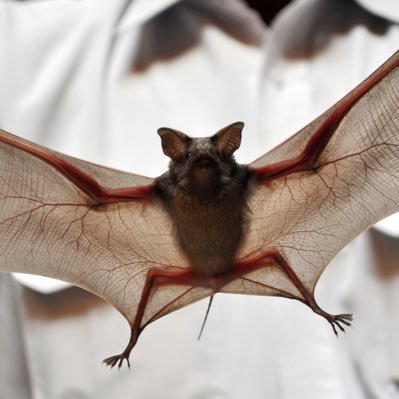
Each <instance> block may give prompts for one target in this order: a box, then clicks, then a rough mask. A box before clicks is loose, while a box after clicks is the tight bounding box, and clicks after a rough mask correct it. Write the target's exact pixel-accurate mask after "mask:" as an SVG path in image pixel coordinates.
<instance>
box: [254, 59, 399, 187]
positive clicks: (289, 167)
mask: <svg viewBox="0 0 399 399" xmlns="http://www.w3.org/2000/svg"><path fill="white" fill-rule="evenodd" d="M398 66H399V57H392V58H390V59H389V60H388V61H387V62H386V63H385V64H384V65H382V66H381V67H380V68H379V69H378V70H377V71H375V72H374V73H373V74H372V75H370V76H369V77H368V78H367V79H366V80H364V81H363V82H362V83H360V84H359V85H358V86H357V87H356V88H355V89H353V90H352V91H351V92H350V93H349V94H347V95H346V96H345V97H344V98H343V99H342V100H341V101H340V102H339V103H337V104H336V105H335V106H333V107H332V108H331V109H330V110H329V111H327V113H326V117H325V118H324V120H323V123H322V124H321V125H320V126H319V127H318V128H317V129H316V130H315V131H314V133H313V134H312V136H311V137H310V139H309V140H308V142H307V143H306V146H305V148H304V149H303V151H302V153H301V154H300V155H299V156H297V157H295V158H292V159H289V160H284V161H281V162H276V163H273V164H271V165H266V166H263V167H259V168H254V169H252V171H251V172H252V173H253V174H254V175H255V177H256V179H257V180H258V181H259V182H261V183H266V182H268V181H272V180H274V179H277V178H278V177H283V176H287V175H289V174H291V173H295V172H305V171H312V170H316V169H317V168H318V166H319V165H318V160H319V158H320V155H321V154H322V153H323V151H324V149H325V148H326V147H327V145H328V143H329V141H330V140H331V138H332V136H333V135H334V133H335V131H336V129H337V128H338V126H339V124H340V123H341V121H342V120H343V119H344V117H345V116H346V114H347V113H348V112H349V111H350V110H351V109H352V107H353V106H354V105H355V104H356V103H357V102H358V101H359V100H360V99H361V98H362V97H363V96H364V95H365V94H366V93H367V92H368V91H369V90H370V89H372V88H373V87H374V86H375V85H376V84H378V83H379V82H380V81H381V80H382V79H383V78H384V77H386V76H387V75H388V74H389V73H390V72H391V71H393V70H394V69H395V68H396V67H398Z"/></svg>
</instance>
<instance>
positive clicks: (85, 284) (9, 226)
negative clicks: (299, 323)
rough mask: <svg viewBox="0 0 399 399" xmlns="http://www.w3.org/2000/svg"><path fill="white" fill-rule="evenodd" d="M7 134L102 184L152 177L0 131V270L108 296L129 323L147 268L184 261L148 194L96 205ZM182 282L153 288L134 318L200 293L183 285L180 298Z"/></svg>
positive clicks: (124, 183)
mask: <svg viewBox="0 0 399 399" xmlns="http://www.w3.org/2000/svg"><path fill="white" fill-rule="evenodd" d="M10 140H11V141H12V142H14V143H23V144H27V145H29V146H30V147H31V148H32V149H33V151H36V149H40V150H45V151H46V152H47V153H48V154H54V155H56V156H57V157H58V158H61V159H63V160H65V161H66V162H67V163H68V165H73V166H74V167H76V168H79V170H81V171H82V172H83V173H86V174H87V175H90V176H91V177H93V178H95V179H96V181H97V182H98V183H99V184H100V185H101V186H103V187H107V188H109V189H115V188H124V187H135V186H141V185H151V184H152V183H153V179H150V178H147V177H143V176H138V175H134V174H129V173H125V172H119V171H116V170H112V169H108V168H104V167H101V166H98V165H94V164H91V163H88V162H84V161H81V160H77V159H75V158H72V157H68V156H66V155H62V154H58V153H56V152H53V151H50V150H48V149H44V147H40V146H37V145H35V144H32V143H29V142H28V141H25V140H23V139H20V138H18V137H16V136H13V135H11V134H9V133H7V132H4V131H1V132H0V271H5V272H21V273H32V274H38V275H43V276H48V277H54V278H58V279H61V280H64V281H67V282H70V283H72V284H74V285H77V286H79V287H82V288H84V289H87V290H89V291H91V292H93V293H95V294H97V295H98V296H100V297H101V298H103V299H105V300H106V301H108V302H110V303H111V304H112V305H114V306H115V307H116V308H117V309H118V310H119V311H120V312H121V313H122V314H123V315H124V316H125V317H126V318H127V319H128V321H129V322H130V323H132V322H133V320H134V317H135V315H136V311H137V306H138V303H139V301H140V296H141V292H142V289H143V286H144V284H145V278H146V272H147V270H148V269H149V268H157V267H159V268H161V267H165V266H176V268H178V269H181V268H183V267H184V265H187V262H186V260H185V259H184V258H183V256H182V255H181V254H180V252H179V251H178V249H177V246H176V243H175V239H174V235H173V234H172V225H171V222H170V220H169V218H168V217H167V215H165V212H164V211H163V209H162V205H161V203H160V202H159V200H158V199H157V198H156V197H155V196H153V197H151V198H149V199H148V198H147V199H139V200H132V201H128V202H114V203H106V204H103V205H98V204H97V203H96V201H94V200H93V198H91V197H90V196H89V195H87V194H86V193H85V192H83V191H82V190H81V189H79V188H78V187H77V186H76V185H75V184H74V183H72V182H71V181H70V179H68V178H67V177H66V176H64V175H63V174H62V173H60V171H59V170H57V169H56V168H55V167H53V166H52V165H50V164H49V163H47V162H45V161H43V159H40V158H39V157H37V156H35V155H32V154H31V153H29V152H27V151H23V150H21V149H20V148H17V147H16V146H15V145H11V144H10ZM18 145H19V144H18ZM183 288H184V287H178V288H176V289H175V290H173V289H172V288H170V287H169V288H166V287H165V289H164V292H163V295H153V296H152V298H151V300H150V302H149V304H148V306H147V308H146V311H145V314H144V316H143V320H142V324H143V325H144V324H146V323H147V322H148V321H151V320H153V319H155V318H157V317H159V316H160V315H162V314H164V312H165V309H167V310H168V311H172V310H175V309H176V308H178V307H181V306H183V305H184V304H185V301H186V302H187V301H189V302H193V301H195V300H196V299H200V298H202V297H203V296H204V293H203V292H198V295H197V296H198V298H197V297H196V295H195V292H194V291H191V292H190V297H189V298H185V297H184V296H183V295H182V292H181V290H182V289H183ZM168 289H169V291H168ZM175 296H180V298H179V300H176V301H174V299H175ZM169 301H170V302H171V303H169Z"/></svg>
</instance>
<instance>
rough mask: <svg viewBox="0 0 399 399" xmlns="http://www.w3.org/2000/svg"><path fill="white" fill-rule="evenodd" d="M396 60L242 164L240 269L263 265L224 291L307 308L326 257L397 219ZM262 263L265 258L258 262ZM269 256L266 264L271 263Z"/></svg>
mask: <svg viewBox="0 0 399 399" xmlns="http://www.w3.org/2000/svg"><path fill="white" fill-rule="evenodd" d="M398 65H399V53H396V54H395V55H393V56H392V57H391V58H390V59H389V60H388V61H387V62H386V63H385V64H384V65H382V66H381V67H380V68H379V69H378V70H377V71H376V72H375V73H374V74H373V75H371V76H370V77H369V78H368V79H366V80H365V81H364V82H363V83H361V84H360V85H359V86H358V87H357V88H355V89H354V90H353V91H352V92H350V93H349V94H348V95H347V96H346V97H344V98H343V99H342V100H341V101H339V102H338V103H337V104H335V105H334V106H333V107H332V108H330V109H329V110H327V111H326V112H325V113H324V114H323V115H321V116H320V117H319V118H317V119H316V120H314V121H313V122H312V123H310V124H309V125H308V126H306V127H305V128H304V129H303V130H301V131H300V132H299V133H297V134H296V135H294V136H292V137H291V138H289V139H288V140H287V141H285V142H284V143H282V144H281V145H279V146H278V147H276V148H275V149H274V150H272V151H271V152H269V153H267V154H266V155H264V156H262V157H261V158H259V159H258V160H256V161H255V162H253V163H252V164H251V165H250V166H251V167H252V168H253V172H254V187H253V193H252V195H251V197H250V200H249V208H250V215H251V216H250V219H251V220H250V225H249V229H248V234H247V236H246V240H245V243H244V244H243V246H242V248H241V250H240V254H239V259H240V260H239V262H241V263H245V262H247V263H248V264H251V263H253V261H254V260H259V259H261V258H262V256H264V262H265V265H264V266H265V267H264V268H261V269H257V270H255V271H253V272H252V273H250V274H249V275H246V276H243V277H241V278H239V279H237V280H235V281H233V282H231V283H230V284H229V285H227V286H226V287H224V289H223V291H225V292H242V293H247V294H248V293H250V294H251V293H252V294H263V295H280V296H286V297H293V298H296V299H299V300H301V301H304V302H306V303H308V304H309V301H313V299H314V298H313V294H314V289H315V285H316V283H317V281H318V279H319V277H320V275H321V273H322V272H323V270H324V269H325V267H326V266H327V265H328V263H329V262H330V261H331V259H332V258H333V257H334V256H335V255H336V254H337V253H338V252H339V251H340V250H341V249H342V248H343V247H345V246H346V245H347V244H348V243H349V242H350V241H351V240H352V239H354V238H355V237H356V236H357V235H359V234H360V233H361V232H362V231H364V230H365V229H367V228H368V227H370V226H371V225H373V224H374V223H376V222H377V221H378V220H380V219H382V218H384V217H386V216H388V215H390V214H392V213H394V212H397V211H399V109H398V108H399V68H398ZM265 255H268V256H265ZM270 255H271V256H270Z"/></svg>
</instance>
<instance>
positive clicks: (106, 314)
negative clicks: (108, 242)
mask: <svg viewBox="0 0 399 399" xmlns="http://www.w3.org/2000/svg"><path fill="white" fill-rule="evenodd" d="M359 3H360V2H359ZM363 3H366V2H364V1H363ZM381 3H383V2H381ZM333 4H334V6H333ZM387 4H388V2H387ZM366 6H367V5H366ZM382 8H383V7H382ZM374 12H377V11H376V10H374ZM342 15H344V16H345V18H344V19H341V18H340V16H342ZM381 17H386V15H385V14H381ZM0 21H1V23H0V59H1V60H2V61H1V63H0V76H3V81H2V85H3V88H2V89H1V91H0V124H1V128H3V129H5V130H9V131H11V132H13V133H15V134H19V135H21V136H24V137H27V138H29V139H31V140H33V141H36V142H40V143H41V144H44V145H47V146H49V147H52V148H54V149H57V150H60V151H63V152H66V153H69V154H72V155H74V156H77V157H81V158H84V159H87V160H90V161H93V162H97V163H101V164H106V165H109V166H113V167H117V168H121V169H125V170H132V171H134V172H136V173H144V174H147V175H152V176H155V175H157V174H160V173H161V172H163V171H164V170H165V169H166V164H167V160H166V158H164V157H163V156H162V152H161V147H160V143H159V138H158V137H157V135H156V134H155V132H156V129H157V128H158V127H160V126H165V125H166V126H170V127H173V128H177V129H179V130H182V131H185V132H186V133H188V134H191V135H196V136H199V135H208V134H211V133H213V132H215V131H216V130H218V129H219V128H220V127H222V126H224V125H227V124H228V123H231V122H234V121H238V120H243V121H245V122H246V128H245V130H244V140H243V143H242V149H241V150H240V153H239V154H238V159H239V161H241V162H248V161H250V160H251V159H253V158H255V157H256V156H258V155H260V154H261V153H263V152H264V151H265V150H267V149H268V148H270V147H271V146H272V145H275V144H277V143H278V142H279V141H281V140H282V139H283V138H285V137H286V136H287V135H289V134H292V133H294V132H295V131H296V130H298V129H299V128H300V127H302V126H303V125H304V124H306V123H307V122H309V121H310V120H311V119H312V118H313V117H315V116H317V114H319V113H320V112H322V111H323V110H324V109H325V108H326V107H327V106H328V105H331V104H332V103H333V102H334V101H336V100H338V99H339V98H340V97H341V96H342V95H343V94H345V93H346V92H347V91H348V90H349V89H351V88H352V87H353V86H354V85H355V84H356V83H358V82H359V81H361V80H362V79H363V78H364V77H366V76H367V74H368V73H370V72H371V71H372V70H373V69H375V68H376V67H377V66H378V65H379V64H381V63H382V62H383V61H384V60H385V59H386V58H387V57H388V56H389V55H390V54H391V53H393V51H394V50H395V49H396V46H397V43H398V27H397V25H396V24H394V23H391V21H388V20H387V19H379V18H377V17H376V15H375V14H374V15H373V14H371V13H369V12H368V11H366V9H364V8H361V7H360V6H356V5H355V3H352V2H344V1H340V2H337V1H335V2H333V1H329V0H323V1H322V0H301V1H297V2H295V3H294V4H293V5H291V6H290V7H288V8H287V9H286V10H285V12H284V13H283V14H282V15H281V17H280V18H278V19H277V20H276V22H275V25H274V26H273V29H272V30H271V31H269V30H268V29H267V28H265V27H264V26H263V24H262V23H261V22H260V19H259V18H258V17H257V16H256V15H255V14H254V13H253V12H252V11H251V10H249V9H248V8H246V7H245V6H244V5H243V4H242V3H240V2H239V1H236V0H229V1H227V0H226V1H223V2H217V1H212V0H201V1H199V0H180V1H176V0H175V1H171V0H169V1H168V0H157V1H152V2H149V1H147V0H139V1H138V0H136V1H132V2H130V1H122V0H118V1H116V0H113V1H112V2H104V1H89V0H86V1H84V2H83V1H81V2H77V1H62V2H61V1H31V2H24V3H19V2H14V1H10V2H5V3H0ZM359 21H360V24H358V22H359ZM355 22H356V24H355ZM381 29H382V31H381ZM368 239H369V236H368V235H365V236H363V238H360V239H359V240H357V241H356V242H355V243H353V244H352V245H351V246H349V247H348V248H346V249H345V250H344V251H343V252H342V253H341V254H340V255H338V257H337V258H336V260H335V261H334V262H333V263H334V265H331V266H330V267H329V268H328V269H327V272H326V276H323V278H322V280H321V282H320V289H318V291H317V295H316V297H317V299H320V300H319V302H320V304H321V305H322V307H323V308H326V310H327V311H330V312H332V313H338V312H340V311H341V312H342V311H345V312H347V311H353V312H354V313H355V314H356V316H357V318H356V321H355V323H354V328H353V329H351V331H350V332H348V334H347V337H341V338H340V339H339V340H336V339H335V337H334V335H333V334H332V332H331V328H330V326H329V325H327V323H326V322H325V321H324V320H323V319H321V318H320V317H318V316H316V315H314V314H313V313H312V312H311V311H310V310H309V309H307V308H306V307H304V306H303V305H302V304H299V303H296V302H293V301H287V300H283V299H275V298H255V297H239V296H230V295H229V296H227V295H225V296H222V295H219V296H217V297H216V299H215V302H214V306H213V308H212V310H211V314H210V317H209V320H208V324H207V326H206V330H205V333H204V336H203V338H202V340H201V341H200V342H197V341H196V336H197V334H198V330H199V327H200V325H201V322H202V318H203V315H204V312H205V308H206V303H204V302H201V303H198V304H194V305H192V306H190V307H188V308H186V309H183V310H181V311H179V312H176V313H174V314H172V315H170V316H167V317H165V318H163V319H161V320H159V321H157V322H156V323H154V324H152V325H151V326H149V327H148V328H147V329H146V330H145V332H143V334H142V336H141V337H140V340H139V342H138V344H137V346H136V347H135V349H134V350H133V352H132V359H131V360H132V364H133V370H132V371H131V372H129V371H128V370H127V369H123V370H121V371H120V372H115V371H112V372H111V371H110V370H108V369H106V368H105V367H103V366H102V365H101V363H100V361H101V359H102V358H104V357H107V356H109V355H113V354H116V353H119V352H120V351H121V350H122V349H123V348H124V346H125V344H126V342H127V340H128V327H127V325H125V323H124V322H123V318H122V317H121V316H120V315H119V314H118V313H117V312H116V311H115V310H114V309H113V308H111V307H110V306H108V305H105V304H103V303H102V302H101V301H100V300H97V299H96V298H94V297H93V296H92V295H90V294H86V293H84V292H82V291H81V290H79V289H77V288H69V289H67V290H65V291H61V292H58V293H55V294H52V295H49V296H46V295H43V294H40V293H37V292H33V291H30V290H28V289H26V288H23V287H21V286H19V285H17V284H15V283H12V282H11V281H10V280H9V278H8V277H4V276H0V284H1V285H0V307H2V309H1V311H0V315H1V316H0V317H2V318H4V320H2V322H1V325H2V326H5V327H4V328H2V330H1V332H0V334H2V335H0V353H5V354H6V355H5V356H4V357H3V358H2V359H1V360H0V362H4V364H1V363H0V386H1V387H5V389H6V393H7V394H5V397H18V395H19V397H21V398H25V397H33V398H46V399H47V398H51V399H53V398H109V397H116V395H118V394H119V395H126V394H127V392H128V394H129V395H133V396H134V397H135V398H146V399H147V398H159V397H162V398H173V399H179V398H184V399H186V398H195V397H206V398H211V399H212V398H229V399H230V398H233V399H234V398H242V397H251V398H261V397H273V398H294V397H295V398H297V397H306V398H327V399H328V398H333V399H337V398H338V399H339V398H350V399H357V398H364V397H365V396H364V393H363V390H364V389H367V390H369V391H371V392H376V393H378V395H379V396H377V397H381V398H385V397H387V398H388V397H391V396H389V395H391V393H392V392H394V391H393V389H394V383H393V382H392V379H394V378H397V377H398V373H399V362H398V356H399V353H398V350H397V346H396V342H395V341H396V340H395V339H393V337H395V336H397V334H396V335H392V334H390V333H391V332H392V331H395V328H396V331H397V323H396V324H395V322H393V321H392V317H393V316H392V317H391V315H393V314H395V312H396V309H395V306H397V305H396V304H399V299H398V298H396V300H395V299H394V298H389V305H390V309H389V310H388V311H386V314H384V315H381V309H385V310H386V307H384V306H383V304H384V302H386V301H388V299H387V298H385V296H386V295H387V293H388V292H390V293H391V294H390V296H391V297H393V295H394V294H393V293H394V292H395V291H394V285H395V284H396V283H397V281H396V280H392V279H391V280H390V282H389V285H390V287H388V288H387V286H386V285H381V284H382V283H381V282H380V281H379V280H378V278H376V277H375V276H373V273H374V272H373V268H374V267H375V264H376V263H377V262H376V260H375V259H374V258H373V255H375V253H377V252H378V251H377V250H375V249H373V248H372V247H371V246H369V245H365V243H367V240H368ZM383 241H384V240H383ZM384 242H385V241H384ZM369 252H370V253H369ZM366 255H367V256H366ZM392 262H394V260H392V261H391V262H390V261H388V263H392ZM395 281H396V283H395ZM371 292H373V294H372V295H371V294H370V293H371ZM3 308H4V312H3ZM364 309H367V312H366V311H363V310H364ZM362 312H363V313H362ZM396 314H397V312H396ZM373 315H377V316H378V317H379V320H378V323H377V322H376V321H375V319H373V317H372V316H373ZM379 326H382V328H380V327H379ZM388 329H389V331H390V333H389V334H387V330H388ZM3 349H4V350H3ZM366 349H367V351H366ZM395 351H396V352H395ZM395 353H396V356H395ZM395 367H396V368H395ZM355 371H356V372H358V374H356V373H355ZM4 381H7V383H6V382H4ZM14 381H15V382H14ZM20 381H23V384H21V383H20ZM7 390H8V391H7ZM392 397H393V396H392Z"/></svg>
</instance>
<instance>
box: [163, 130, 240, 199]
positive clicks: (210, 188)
mask: <svg viewBox="0 0 399 399" xmlns="http://www.w3.org/2000/svg"><path fill="white" fill-rule="evenodd" d="M243 127H244V123H242V122H236V123H233V124H231V125H229V126H226V127H225V128H223V129H221V130H219V131H218V132H217V133H216V134H214V135H213V136H211V137H203V138H193V137H189V136H187V135H186V134H184V133H182V132H179V131H177V130H174V129H169V128H161V129H158V134H159V135H160V137H161V140H162V149H163V152H164V154H165V155H167V156H168V157H169V158H170V159H171V162H170V165H169V171H170V174H171V177H172V178H173V179H174V181H175V182H176V183H177V185H178V186H179V187H180V188H182V189H183V190H185V191H187V192H191V193H194V194H196V195H200V196H206V197H213V196H215V195H218V194H219V192H220V190H221V189H222V187H223V185H224V184H227V183H228V182H229V179H231V175H232V169H233V168H234V167H235V166H236V162H235V160H234V157H233V154H234V152H235V151H236V150H237V149H238V148H239V147H240V143H241V131H242V129H243Z"/></svg>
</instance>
